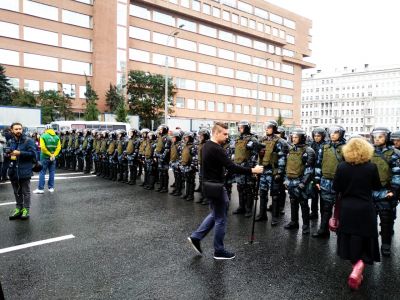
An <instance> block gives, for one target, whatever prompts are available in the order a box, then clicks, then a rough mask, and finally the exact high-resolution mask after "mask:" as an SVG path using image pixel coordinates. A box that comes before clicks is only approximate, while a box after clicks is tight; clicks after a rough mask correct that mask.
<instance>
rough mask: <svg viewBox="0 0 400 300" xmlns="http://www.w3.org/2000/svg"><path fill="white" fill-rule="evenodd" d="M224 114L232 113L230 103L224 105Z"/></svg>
mask: <svg viewBox="0 0 400 300" xmlns="http://www.w3.org/2000/svg"><path fill="white" fill-rule="evenodd" d="M226 112H227V113H231V112H233V104H231V103H227V104H226Z"/></svg>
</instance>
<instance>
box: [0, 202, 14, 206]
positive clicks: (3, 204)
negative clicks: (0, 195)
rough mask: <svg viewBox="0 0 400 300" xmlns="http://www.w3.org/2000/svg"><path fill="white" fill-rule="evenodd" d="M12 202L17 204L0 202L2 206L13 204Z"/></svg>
mask: <svg viewBox="0 0 400 300" xmlns="http://www.w3.org/2000/svg"><path fill="white" fill-rule="evenodd" d="M11 204H15V202H4V203H0V206H5V205H11Z"/></svg>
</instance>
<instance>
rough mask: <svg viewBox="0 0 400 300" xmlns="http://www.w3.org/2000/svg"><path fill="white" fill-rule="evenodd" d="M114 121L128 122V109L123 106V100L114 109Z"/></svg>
mask: <svg viewBox="0 0 400 300" xmlns="http://www.w3.org/2000/svg"><path fill="white" fill-rule="evenodd" d="M115 121H117V122H124V123H126V122H128V110H127V109H126V107H125V101H121V102H120V103H119V104H118V106H117V108H116V110H115Z"/></svg>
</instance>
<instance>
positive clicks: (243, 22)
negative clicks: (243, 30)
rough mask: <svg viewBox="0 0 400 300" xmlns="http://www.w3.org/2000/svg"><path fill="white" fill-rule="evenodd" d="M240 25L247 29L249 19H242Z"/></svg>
mask: <svg viewBox="0 0 400 300" xmlns="http://www.w3.org/2000/svg"><path fill="white" fill-rule="evenodd" d="M240 25H242V26H245V27H247V18H246V17H240Z"/></svg>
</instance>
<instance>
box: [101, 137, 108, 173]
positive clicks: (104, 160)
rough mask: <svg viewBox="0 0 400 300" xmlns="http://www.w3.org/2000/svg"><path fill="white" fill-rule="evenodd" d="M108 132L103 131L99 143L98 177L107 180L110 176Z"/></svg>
mask: <svg viewBox="0 0 400 300" xmlns="http://www.w3.org/2000/svg"><path fill="white" fill-rule="evenodd" d="M109 143H110V141H109V132H108V131H107V130H104V131H103V132H102V133H101V143H100V170H101V171H100V176H101V177H102V178H108V177H109V176H110V167H109V162H108V156H107V155H108V154H107V150H108V145H109Z"/></svg>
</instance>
